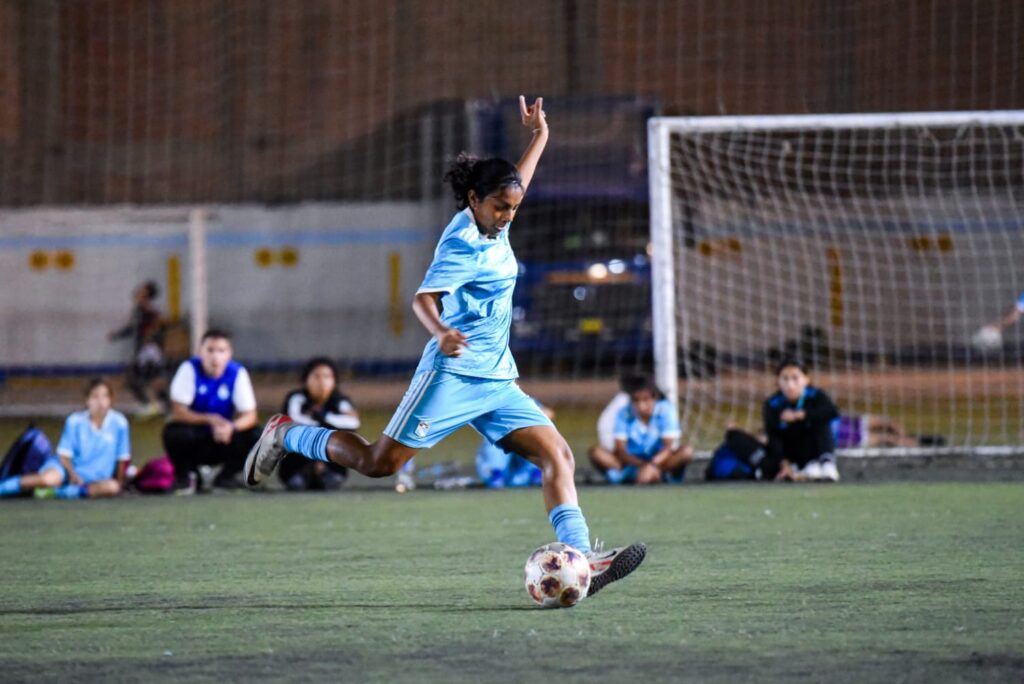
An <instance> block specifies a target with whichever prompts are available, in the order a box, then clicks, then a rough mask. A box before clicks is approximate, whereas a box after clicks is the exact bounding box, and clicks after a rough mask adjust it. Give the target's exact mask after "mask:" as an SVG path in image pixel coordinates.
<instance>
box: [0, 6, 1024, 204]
mask: <svg viewBox="0 0 1024 684" xmlns="http://www.w3.org/2000/svg"><path fill="white" fill-rule="evenodd" d="M1022 35H1024V3H1021V2H1019V0H978V1H975V2H972V1H970V0H834V1H831V2H821V1H820V0H726V1H718V0H591V1H588V0H557V1H556V0H521V1H517V2H481V1H480V0H476V1H469V0H444V1H443V2H441V1H437V2H417V1H415V0H297V1H293V2H272V1H270V0H81V1H77V2H60V1H58V0H0V204H3V205H9V206H10V205H28V204H81V203H87V204H92V203H112V202H140V203H153V202H156V203H164V202H183V201H184V202H191V201H273V200H275V199H280V198H287V199H303V198H309V199H376V198H382V197H388V196H391V195H393V194H394V193H396V192H398V193H399V194H400V193H401V192H403V191H405V189H409V188H412V187H413V186H415V185H416V184H417V183H418V181H417V179H416V178H415V176H416V172H415V170H414V169H413V168H412V167H411V166H410V164H411V162H410V160H411V159H412V158H413V157H414V156H415V155H416V154H417V153H418V150H419V149H420V147H421V141H420V140H419V138H418V136H419V135H420V132H419V130H418V128H417V125H418V124H417V121H418V119H417V113H418V112H422V111H426V110H428V109H429V107H431V106H435V103H438V102H449V103H451V102H455V103H461V102H462V101H466V100H472V99H485V100H489V99H494V98H503V97H510V96H514V95H517V94H519V93H520V92H525V93H529V94H543V95H544V96H546V97H547V98H548V99H549V100H550V101H557V100H558V99H559V98H564V97H567V96H570V95H578V96H586V95H600V94H616V95H617V94H638V95H645V96H652V97H654V98H656V99H657V101H658V102H659V103H660V108H661V111H662V112H663V113H668V114H684V113H685V114H759V113H764V114H770V113H782V112H801V113H804V112H868V111H912V110H955V109H1005V108H1020V107H1022V106H1024V84H1021V83H1020V78H1021V77H1020V73H1019V71H1020V68H1019V67H1020V64H1021V62H1022V60H1024V50H1022V44H1024V40H1022V38H1021V36H1022ZM456 108H457V105H456ZM553 123H555V125H557V123H556V122H553Z"/></svg>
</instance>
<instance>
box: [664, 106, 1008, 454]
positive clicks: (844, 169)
mask: <svg viewBox="0 0 1024 684" xmlns="http://www.w3.org/2000/svg"><path fill="white" fill-rule="evenodd" d="M649 153H650V154H649V164H650V166H649V170H650V181H651V200H652V204H651V234H652V245H653V249H652V251H653V257H654V258H653V293H654V294H653V300H654V331H655V332H654V334H655V358H656V367H657V371H656V373H657V376H658V379H659V381H660V383H661V385H662V386H663V388H664V389H665V390H666V391H667V392H668V393H669V394H670V395H671V396H672V398H674V399H676V400H677V401H678V402H679V405H680V409H681V412H682V415H683V419H684V423H685V429H686V431H687V432H688V434H689V435H690V439H691V441H693V442H695V443H697V444H701V445H704V446H708V445H711V444H714V443H715V442H716V441H718V440H719V439H720V436H721V433H722V431H723V430H724V429H725V428H726V427H727V426H730V425H736V426H740V427H744V428H747V429H754V430H760V429H761V424H762V421H761V406H762V402H763V401H764V399H765V398H766V397H767V396H768V395H769V394H770V393H771V392H772V391H774V390H775V377H774V368H775V366H776V365H777V364H778V362H779V361H780V360H781V359H784V358H788V357H799V358H801V359H802V360H803V361H804V362H806V363H807V364H809V365H810V366H811V369H812V370H811V376H812V382H813V383H814V384H816V385H818V386H820V387H822V388H823V389H825V390H826V391H828V392H829V393H830V394H831V395H832V396H833V398H834V399H835V400H836V401H837V404H838V405H839V406H840V408H841V410H842V412H843V414H844V415H845V416H847V417H848V418H849V425H850V426H851V427H852V428H853V429H854V432H855V433H857V434H854V435H844V436H843V443H842V444H841V446H846V447H849V448H851V449H861V450H863V449H871V448H876V447H877V448H885V447H889V448H910V447H912V446H913V445H915V444H922V443H924V444H928V445H931V446H933V447H934V446H936V445H939V446H942V445H945V446H946V447H949V448H956V449H964V448H976V447H992V446H1003V447H1008V446H1011V445H1015V444H1019V442H1020V435H1021V430H1022V428H1024V423H1022V417H1021V395H1022V390H1024V369H1022V368H1021V360H1022V355H1021V342H1022V340H1024V334H1022V332H1024V331H1022V330H1021V327H1020V326H1019V325H1018V326H1014V325H1011V326H1009V327H1007V328H1006V330H1005V333H1004V335H1003V339H1002V342H1001V344H992V343H991V340H986V342H987V344H985V345H984V346H982V345H980V344H977V343H972V338H973V337H974V336H975V335H976V333H977V331H978V330H979V329H980V328H981V327H983V326H985V325H986V324H990V323H993V322H998V321H1000V320H1001V319H1003V318H1004V317H1005V316H1006V315H1007V314H1008V312H1010V311H1012V310H1013V308H1014V306H1015V303H1016V301H1017V298H1018V296H1019V295H1020V294H1021V291H1022V290H1024V270H1022V269H1021V267H1020V264H1021V263H1024V112H946V113H934V112H933V113H920V114H914V113H907V114H878V115H809V116H758V117H687V118H656V119H652V120H651V122H650V124H649ZM861 453H871V452H870V451H862V452H861Z"/></svg>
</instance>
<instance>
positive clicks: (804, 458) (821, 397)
mask: <svg viewBox="0 0 1024 684" xmlns="http://www.w3.org/2000/svg"><path fill="white" fill-rule="evenodd" d="M775 375H776V378H777V379H778V383H779V391H778V392H776V393H775V394H773V395H772V396H770V397H768V399H766V400H765V402H764V409H763V416H764V431H765V434H766V435H767V437H768V455H767V457H766V458H765V461H766V464H765V467H764V469H765V470H766V471H771V472H772V473H774V478H775V479H776V480H792V481H800V480H810V481H828V482H836V481H838V480H839V471H838V470H837V468H836V460H835V441H834V438H833V436H832V427H831V423H832V421H833V420H835V419H836V418H838V417H839V409H837V408H836V405H835V404H834V403H832V400H831V399H830V398H829V396H828V395H827V394H825V392H823V391H822V390H820V389H818V388H817V387H814V386H813V385H811V384H810V378H809V377H808V375H807V368H806V366H804V365H803V363H801V362H800V361H798V360H795V359H788V360H785V361H783V362H782V363H781V364H779V367H778V369H777V370H776V373H775Z"/></svg>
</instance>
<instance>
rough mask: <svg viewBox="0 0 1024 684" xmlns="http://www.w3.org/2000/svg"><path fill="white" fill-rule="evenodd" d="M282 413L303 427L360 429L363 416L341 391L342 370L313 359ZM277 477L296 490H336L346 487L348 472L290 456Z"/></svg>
mask: <svg viewBox="0 0 1024 684" xmlns="http://www.w3.org/2000/svg"><path fill="white" fill-rule="evenodd" d="M281 410H282V412H283V413H285V414H286V415H287V416H288V417H289V418H291V419H292V420H293V421H294V422H296V423H298V424H299V425H312V426H315V427H325V428H330V429H332V430H358V429H359V413H358V412H357V411H356V409H355V407H354V406H353V405H352V401H351V400H350V399H349V398H348V397H346V396H345V395H344V394H342V393H341V392H339V391H338V368H337V366H335V365H334V362H333V361H331V360H330V359H328V358H324V357H317V358H314V359H310V360H309V361H308V362H307V363H306V365H305V366H303V368H302V388H301V389H297V390H295V391H293V392H291V393H289V394H288V396H287V397H286V398H285V400H284V407H283V408H282V409H281ZM277 475H278V477H279V478H280V479H281V482H282V483H283V484H284V486H285V487H286V488H288V489H290V490H292V491H302V490H306V489H312V490H324V489H326V490H334V489H338V488H339V487H341V485H342V484H344V482H345V479H346V478H347V477H348V470H347V469H346V468H344V467H342V466H340V465H337V464H335V463H324V462H322V461H310V460H308V459H305V458H303V457H302V456H299V455H297V454H288V455H287V456H285V457H284V460H282V461H281V465H279V466H278V470H277Z"/></svg>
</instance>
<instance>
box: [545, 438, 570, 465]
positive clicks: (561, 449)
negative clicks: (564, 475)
mask: <svg viewBox="0 0 1024 684" xmlns="http://www.w3.org/2000/svg"><path fill="white" fill-rule="evenodd" d="M543 457H544V461H545V464H546V465H547V466H548V467H549V468H551V469H552V470H555V471H565V470H567V471H569V472H573V471H574V470H575V469H576V458H575V457H574V456H573V454H572V449H570V448H569V445H568V444H566V443H565V442H562V443H561V444H559V445H557V446H555V447H552V448H551V449H549V450H547V451H546V453H544V454H543Z"/></svg>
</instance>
